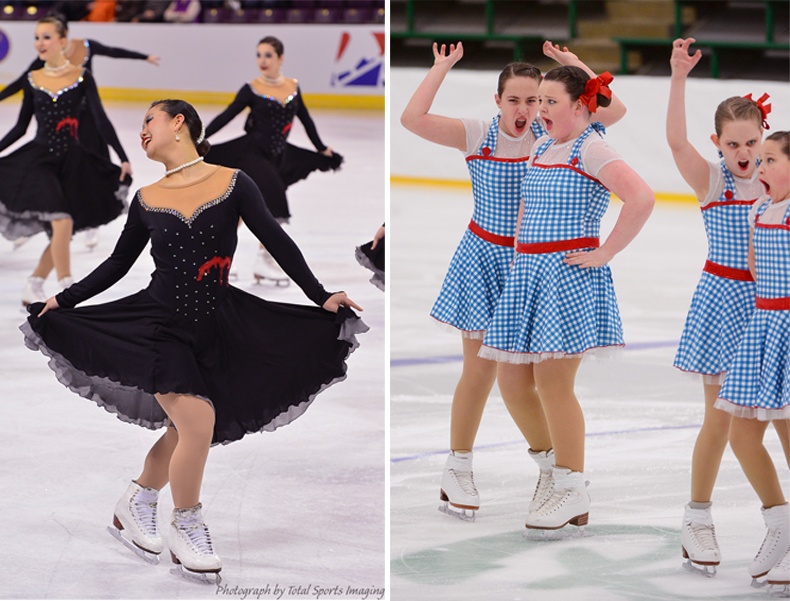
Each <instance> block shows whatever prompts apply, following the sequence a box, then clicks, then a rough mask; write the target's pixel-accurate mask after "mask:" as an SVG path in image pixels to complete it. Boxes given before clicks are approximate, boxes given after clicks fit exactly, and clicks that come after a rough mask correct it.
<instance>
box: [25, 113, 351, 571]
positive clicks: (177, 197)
mask: <svg viewBox="0 0 790 601" xmlns="http://www.w3.org/2000/svg"><path fill="white" fill-rule="evenodd" d="M140 135H141V138H142V147H143V149H144V151H145V153H146V155H147V156H148V157H149V158H150V159H152V160H154V161H157V162H160V163H163V164H164V166H165V169H166V171H165V176H164V177H163V178H162V179H161V180H159V181H158V182H156V183H154V184H151V185H149V186H145V187H143V188H142V189H141V190H139V191H138V192H137V194H136V195H135V196H134V198H133V200H132V203H131V205H130V207H129V215H128V218H127V222H126V226H125V227H124V229H123V232H122V233H121V236H120V239H119V240H118V243H117V245H116V247H115V250H114V251H113V253H112V255H111V256H110V257H109V258H108V259H107V260H106V261H105V262H104V263H102V264H101V265H99V267H97V268H96V269H95V270H94V271H93V272H92V273H91V274H90V275H88V276H87V277H86V278H84V279H83V280H81V281H80V282H77V283H75V284H73V285H72V286H71V287H69V288H68V289H66V290H64V291H63V292H61V293H60V294H58V295H57V296H56V297H54V298H50V299H49V300H48V301H47V302H46V304H45V305H42V304H35V305H31V306H30V312H31V316H30V317H29V318H28V321H27V322H25V323H24V324H23V325H22V328H21V329H22V331H23V332H24V334H25V342H26V344H27V346H28V347H30V348H31V349H34V350H36V349H38V350H41V352H43V353H44V354H45V355H47V356H48V357H50V362H49V365H50V367H52V369H53V370H54V371H55V372H56V375H57V377H58V379H59V380H60V381H61V383H63V384H64V385H65V386H67V387H68V388H69V389H71V390H72V391H73V392H76V393H77V394H79V395H81V396H83V397H85V398H89V399H92V400H94V401H96V403H97V404H98V405H100V406H102V407H104V408H105V409H107V410H108V411H109V412H111V413H114V414H116V416H117V417H118V418H119V419H121V420H122V421H126V422H130V423H134V424H137V425H140V426H143V427H146V428H150V429H156V428H160V427H164V426H169V427H166V428H165V433H164V434H163V435H162V437H161V438H160V439H159V440H158V441H157V442H156V444H154V446H153V447H152V448H151V450H150V451H149V453H148V456H147V457H146V459H145V463H144V466H143V471H142V473H141V474H140V476H139V477H137V478H136V479H135V480H133V481H132V482H131V483H130V485H129V487H128V490H127V491H126V493H125V494H124V495H123V497H122V498H121V499H120V501H118V504H117V506H116V508H115V516H114V520H113V523H114V526H113V527H112V528H111V529H110V530H111V533H113V534H114V535H115V536H116V537H117V538H119V539H120V540H121V541H122V542H123V541H125V542H126V543H127V546H129V547H130V548H131V549H133V550H135V551H136V552H138V554H139V555H141V556H143V558H144V559H147V560H148V561H150V562H151V563H156V562H157V561H158V555H159V553H161V552H162V550H163V546H164V545H163V541H162V537H161V535H160V534H159V530H158V525H157V513H156V503H157V498H158V493H159V490H161V489H162V488H163V487H164V486H165V485H166V484H167V483H168V482H169V483H170V488H171V491H172V494H173V502H174V507H175V510H174V511H173V515H172V518H171V519H170V520H169V523H170V528H169V532H170V535H169V538H168V546H169V548H170V551H171V552H172V554H173V557H174V558H175V561H176V563H180V564H183V567H184V568H186V569H187V570H189V571H190V573H192V574H195V573H197V574H201V573H202V574H204V575H205V573H217V574H218V572H219V571H220V569H221V568H222V563H221V561H220V558H219V557H218V556H217V555H216V553H215V552H214V549H213V546H212V544H211V538H210V536H209V532H208V529H207V528H206V526H205V523H204V522H203V518H202V516H201V504H200V488H201V481H202V478H203V471H204V468H205V463H206V458H207V455H208V451H209V447H210V446H211V445H213V444H227V443H230V442H233V441H235V440H239V439H240V438H242V437H243V436H244V435H245V434H247V433H249V432H260V431H271V430H274V429H276V428H278V427H280V426H283V425H285V424H288V423H290V422H291V421H293V420H294V419H296V418H297V417H299V416H300V415H302V413H304V412H305V411H306V410H307V408H308V406H309V405H310V404H311V403H312V401H313V399H314V398H315V397H316V395H317V394H318V393H320V392H321V391H322V390H324V389H325V388H326V387H328V386H329V385H331V384H333V383H335V382H338V381H340V380H343V379H345V376H346V359H347V357H348V355H349V354H350V353H351V352H352V351H353V350H354V349H355V348H356V346H357V342H356V338H355V334H356V333H360V332H363V331H365V330H367V326H365V324H364V323H363V322H362V321H361V320H360V319H359V318H358V317H357V316H356V315H355V314H354V312H353V311H352V310H351V308H355V309H360V310H361V308H360V307H359V306H357V305H356V304H355V303H354V302H353V301H352V300H351V299H349V298H348V296H346V294H345V293H343V292H336V293H329V292H327V291H326V290H324V288H323V286H322V285H321V283H320V282H319V281H318V280H317V279H316V278H315V276H314V275H313V274H312V272H311V271H310V269H309V267H308V266H307V264H306V262H305V260H304V258H303V256H302V254H301V252H300V251H299V249H298V248H297V246H296V245H295V244H294V242H293V241H292V240H291V239H290V238H289V237H288V235H287V234H285V232H284V231H283V230H282V228H281V227H280V225H279V224H278V223H277V221H276V220H275V219H274V217H272V214H271V213H270V212H269V210H268V208H267V206H266V204H265V203H264V202H263V199H262V197H261V193H260V191H259V190H258V188H257V186H256V185H255V183H254V182H253V181H252V179H250V178H249V177H248V176H247V175H245V174H244V173H243V172H241V171H239V170H236V169H229V168H227V167H221V166H218V165H209V164H207V163H205V162H203V155H205V154H206V152H207V151H208V147H209V144H208V142H206V141H205V140H204V139H203V134H202V125H201V122H200V118H199V116H198V115H197V113H196V112H195V109H194V108H193V107H192V106H191V105H189V104H187V103H186V102H184V101H181V100H164V101H157V102H155V103H154V104H153V105H152V106H151V108H150V109H149V110H148V112H147V113H146V115H145V118H144V121H143V127H142V132H141V134H140ZM239 219H241V220H243V221H244V223H245V224H247V226H248V227H249V228H250V230H251V231H252V232H253V233H254V234H255V236H256V237H257V238H258V239H259V240H260V241H261V242H263V243H265V244H266V246H267V248H269V249H270V250H271V252H272V254H273V255H274V256H275V257H276V259H277V261H278V262H279V263H280V264H281V265H282V266H283V268H284V269H285V270H286V272H287V273H288V275H289V276H290V277H291V278H293V280H294V281H295V282H296V283H297V284H298V285H299V287H300V288H302V290H303V291H304V293H305V294H306V295H307V297H308V298H309V299H310V300H312V301H313V302H314V303H315V304H316V305H318V306H315V307H308V306H301V305H291V304H283V303H273V302H267V301H265V300H263V299H261V298H259V297H256V296H253V295H250V294H248V293H246V292H243V291H242V290H239V289H237V288H234V287H232V286H229V285H228V273H229V271H230V266H231V261H232V259H233V254H234V251H235V250H236V244H237V237H236V234H237V226H238V222H239ZM149 241H150V242H151V254H152V256H153V258H154V263H155V265H156V270H155V272H154V273H153V275H152V278H151V282H150V284H149V286H148V287H147V288H146V289H144V290H142V291H140V292H138V293H137V294H134V295H132V296H129V297H126V298H122V299H120V300H117V301H114V302H110V303H106V304H100V305H93V306H86V307H78V308H74V307H75V305H78V304H79V303H81V302H83V301H85V300H87V299H89V298H91V297H93V296H95V295H96V294H99V293H100V292H102V291H104V290H106V289H107V288H109V287H110V286H112V285H113V284H114V283H116V282H117V281H118V280H120V279H121V278H122V277H123V276H124V275H125V274H126V273H127V272H128V270H129V269H130V268H131V266H132V265H133V264H134V262H135V260H136V259H137V258H138V256H139V255H140V253H141V252H142V251H143V249H144V248H145V247H146V245H147V244H148V242H149Z"/></svg>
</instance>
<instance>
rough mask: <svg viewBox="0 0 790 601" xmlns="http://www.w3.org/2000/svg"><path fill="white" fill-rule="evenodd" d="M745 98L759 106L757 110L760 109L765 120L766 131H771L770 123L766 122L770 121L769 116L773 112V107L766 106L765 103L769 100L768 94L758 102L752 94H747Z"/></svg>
mask: <svg viewBox="0 0 790 601" xmlns="http://www.w3.org/2000/svg"><path fill="white" fill-rule="evenodd" d="M744 98H746V100H751V101H752V102H754V103H755V104H756V105H757V108H759V109H760V115H761V116H762V118H763V128H764V129H771V128H770V127H769V126H768V121H767V120H766V119H768V114H769V113H770V112H771V105H770V104H765V101H766V100H768V98H769V96H768V92H766V93H765V94H763V95H762V96H760V97H759V98H758V99H757V100H755V99H754V98H752V94H751V92H750V93H748V94H746V96H744Z"/></svg>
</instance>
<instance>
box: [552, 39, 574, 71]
mask: <svg viewBox="0 0 790 601" xmlns="http://www.w3.org/2000/svg"><path fill="white" fill-rule="evenodd" d="M543 54H544V55H545V56H547V57H549V58H551V59H554V60H555V61H557V62H558V63H559V64H560V65H562V66H563V67H565V66H568V65H575V66H579V63H581V61H580V60H579V57H578V56H576V55H575V54H574V53H573V52H571V51H570V50H568V47H567V46H563V47H562V50H560V45H559V44H552V43H551V41H550V40H546V41H545V42H543Z"/></svg>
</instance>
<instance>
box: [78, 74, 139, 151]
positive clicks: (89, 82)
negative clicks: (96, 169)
mask: <svg viewBox="0 0 790 601" xmlns="http://www.w3.org/2000/svg"><path fill="white" fill-rule="evenodd" d="M82 77H83V78H84V81H83V84H84V85H85V99H86V100H87V101H88V109H89V110H90V111H91V113H93V116H94V118H95V119H96V125H97V126H98V128H99V131H100V132H101V135H102V136H103V137H104V139H105V140H107V143H108V144H109V145H110V146H111V147H112V149H113V150H115V152H116V153H117V154H118V158H120V159H121V161H128V160H129V159H128V158H127V157H126V153H125V152H124V150H123V146H121V141H120V140H119V139H118V134H116V133H115V128H114V127H113V126H112V123H110V119H109V118H108V117H107V113H105V112H104V107H102V105H101V100H100V99H99V91H98V90H97V89H96V81H95V80H94V79H93V76H92V75H91V74H90V72H88V71H83V73H82Z"/></svg>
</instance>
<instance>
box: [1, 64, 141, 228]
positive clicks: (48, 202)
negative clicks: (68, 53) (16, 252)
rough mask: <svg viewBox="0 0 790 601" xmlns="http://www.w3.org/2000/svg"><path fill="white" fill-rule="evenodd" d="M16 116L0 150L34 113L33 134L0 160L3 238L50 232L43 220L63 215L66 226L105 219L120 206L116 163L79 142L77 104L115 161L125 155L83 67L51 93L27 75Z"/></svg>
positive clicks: (82, 225) (114, 214)
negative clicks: (90, 117) (68, 220)
mask: <svg viewBox="0 0 790 601" xmlns="http://www.w3.org/2000/svg"><path fill="white" fill-rule="evenodd" d="M23 90H24V98H23V100H22V107H21V109H20V112H19V119H18V120H17V123H16V125H15V126H14V127H13V128H12V129H11V131H10V132H8V134H7V135H6V136H5V137H4V138H3V139H2V140H0V151H2V150H4V149H6V148H7V147H8V146H10V145H11V144H13V143H14V142H16V141H17V140H18V139H19V138H21V137H22V136H23V135H24V134H25V132H26V131H27V128H28V126H29V125H30V121H31V119H32V118H33V116H34V115H35V117H36V121H37V123H38V129H37V131H36V135H35V138H34V139H33V140H32V141H31V142H28V143H27V144H25V145H24V146H22V147H20V148H18V149H17V150H15V151H14V152H12V153H11V154H9V155H7V156H4V157H0V233H2V234H3V236H5V237H6V238H8V239H10V240H16V239H17V238H20V237H23V236H31V235H33V234H36V233H38V232H41V231H46V232H48V233H49V232H50V231H51V226H50V223H49V222H50V221H51V220H53V219H62V218H66V217H71V218H72V219H73V221H74V231H75V232H76V231H79V230H82V229H85V228H90V227H97V226H99V225H103V224H105V223H109V222H110V221H112V220H113V219H115V218H116V217H117V216H118V215H120V213H121V212H122V210H123V203H122V202H121V200H119V199H118V198H117V197H116V193H117V191H118V186H119V181H118V178H119V176H120V172H121V170H120V168H119V167H117V166H116V165H113V164H112V163H111V162H110V160H109V159H107V158H106V157H105V156H102V155H100V154H99V153H96V152H95V151H93V150H91V149H89V148H86V147H85V146H84V145H83V144H82V143H81V142H80V140H79V134H78V131H79V118H80V114H81V106H82V104H83V102H85V103H87V106H88V109H89V110H90V111H91V112H92V113H93V116H94V118H95V119H96V123H97V125H98V127H99V129H100V130H101V132H102V136H103V137H104V138H105V139H106V140H108V141H109V143H110V145H111V146H112V147H113V149H114V150H115V152H116V153H117V154H118V156H119V157H120V158H121V160H122V161H126V160H127V158H126V153H125V152H124V150H123V147H122V146H121V143H120V141H119V140H118V136H117V135H116V133H115V130H114V129H113V127H112V124H111V123H110V121H109V119H107V115H106V114H105V113H104V110H103V109H102V106H101V102H100V101H99V94H98V92H97V91H96V84H95V83H94V81H93V77H91V74H90V73H89V72H88V71H83V72H82V75H81V76H80V77H79V79H77V81H76V82H75V83H73V84H72V85H70V86H67V87H65V88H63V89H60V90H57V91H56V92H53V91H49V90H46V89H44V88H41V87H39V86H37V85H36V84H35V83H34V81H33V78H32V74H28V76H27V79H26V80H25V83H24V86H23Z"/></svg>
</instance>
